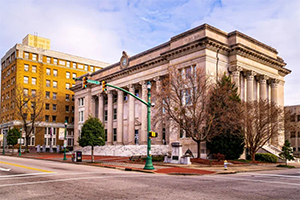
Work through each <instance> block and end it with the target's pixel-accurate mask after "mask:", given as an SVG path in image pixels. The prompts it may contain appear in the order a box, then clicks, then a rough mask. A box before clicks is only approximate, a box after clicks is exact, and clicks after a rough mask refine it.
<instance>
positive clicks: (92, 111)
mask: <svg viewBox="0 0 300 200" xmlns="http://www.w3.org/2000/svg"><path fill="white" fill-rule="evenodd" d="M90 115H91V116H93V117H96V99H95V97H94V96H92V97H91V112H90Z"/></svg>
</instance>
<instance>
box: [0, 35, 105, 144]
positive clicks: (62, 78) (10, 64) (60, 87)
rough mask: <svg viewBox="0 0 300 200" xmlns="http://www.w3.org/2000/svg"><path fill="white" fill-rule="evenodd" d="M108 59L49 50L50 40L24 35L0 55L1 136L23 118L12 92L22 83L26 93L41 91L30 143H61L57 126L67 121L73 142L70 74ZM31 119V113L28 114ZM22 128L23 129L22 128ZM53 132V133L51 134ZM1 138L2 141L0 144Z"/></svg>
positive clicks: (94, 67) (96, 67)
mask: <svg viewBox="0 0 300 200" xmlns="http://www.w3.org/2000/svg"><path fill="white" fill-rule="evenodd" d="M107 65H108V64H107V63H104V62H100V61H95V60H91V59H87V58H82V57H79V56H73V55H70V54H66V53H61V52H57V51H53V50H50V40H49V39H46V38H42V37H38V36H37V35H27V36H26V37H25V38H24V39H23V41H22V44H16V45H15V46H13V47H12V48H11V49H9V50H8V51H7V53H6V54H5V55H4V56H3V57H2V58H1V83H2V84H1V102H0V105H1V106H0V108H1V112H0V129H1V135H2V137H1V138H2V139H3V138H4V140H5V139H6V134H7V132H8V130H9V129H10V128H13V127H16V128H20V127H21V126H22V121H21V120H20V117H19V116H17V115H16V112H15V111H16V109H17V108H16V106H15V105H14V103H13V102H12V99H13V96H14V95H15V93H16V91H17V90H18V88H17V87H19V86H21V87H22V88H23V90H24V91H23V92H24V94H26V95H32V96H35V95H36V94H38V93H39V92H41V93H42V94H43V95H44V97H45V98H46V100H45V105H44V108H43V112H42V116H43V118H44V119H43V120H42V121H39V122H37V127H36V129H35V133H36V134H32V136H31V137H30V139H29V141H26V142H28V144H29V146H37V145H41V146H42V145H45V146H46V148H48V147H49V146H50V142H51V143H52V145H53V146H55V145H62V144H63V140H59V138H58V134H57V133H58V129H59V128H64V122H65V121H67V123H68V126H67V145H68V147H73V143H74V134H73V128H74V93H73V92H72V91H71V90H70V88H71V87H72V86H75V81H74V80H73V79H72V78H73V77H77V76H81V75H83V74H86V73H87V72H91V73H93V72H95V71H97V70H99V69H102V68H103V67H105V66H107ZM27 118H28V120H30V113H28V116H27ZM23 130H24V129H23ZM50 133H52V134H50ZM2 145H3V142H1V146H2Z"/></svg>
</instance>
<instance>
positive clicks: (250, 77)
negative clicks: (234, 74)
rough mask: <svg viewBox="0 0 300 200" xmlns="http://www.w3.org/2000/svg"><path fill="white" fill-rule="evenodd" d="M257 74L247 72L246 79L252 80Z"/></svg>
mask: <svg viewBox="0 0 300 200" xmlns="http://www.w3.org/2000/svg"><path fill="white" fill-rule="evenodd" d="M256 74H257V73H256V72H255V71H246V77H247V79H252V80H253V78H254V76H255V75H256Z"/></svg>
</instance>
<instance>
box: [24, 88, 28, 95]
mask: <svg viewBox="0 0 300 200" xmlns="http://www.w3.org/2000/svg"><path fill="white" fill-rule="evenodd" d="M23 94H24V95H25V96H27V95H28V89H26V88H24V89H23Z"/></svg>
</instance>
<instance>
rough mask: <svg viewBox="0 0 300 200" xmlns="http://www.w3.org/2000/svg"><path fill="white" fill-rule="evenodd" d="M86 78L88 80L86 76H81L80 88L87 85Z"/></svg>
mask: <svg viewBox="0 0 300 200" xmlns="http://www.w3.org/2000/svg"><path fill="white" fill-rule="evenodd" d="M87 80H88V78H87V77H83V78H82V88H83V89H84V88H86V87H87V83H88V82H87Z"/></svg>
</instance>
